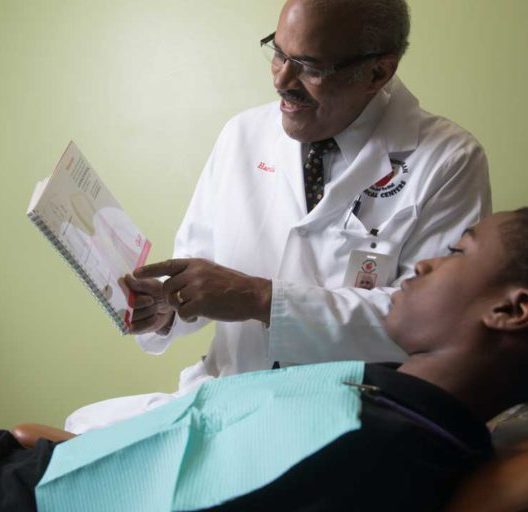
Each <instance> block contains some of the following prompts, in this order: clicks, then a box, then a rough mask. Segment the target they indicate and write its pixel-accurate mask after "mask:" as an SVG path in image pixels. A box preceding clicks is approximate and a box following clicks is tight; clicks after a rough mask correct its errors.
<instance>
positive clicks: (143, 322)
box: [124, 275, 174, 335]
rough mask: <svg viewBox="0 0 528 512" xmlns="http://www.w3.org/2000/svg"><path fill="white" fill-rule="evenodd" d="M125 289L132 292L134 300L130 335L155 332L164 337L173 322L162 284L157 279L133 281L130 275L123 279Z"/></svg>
mask: <svg viewBox="0 0 528 512" xmlns="http://www.w3.org/2000/svg"><path fill="white" fill-rule="evenodd" d="M124 284H125V285H126V287H127V288H128V289H129V290H130V291H132V292H134V294H135V299H134V301H133V304H131V306H132V307H133V308H134V312H133V314H132V323H131V325H130V330H129V333H130V334H143V333H146V332H154V331H155V332H156V333H158V334H161V335H165V334H167V333H168V331H169V330H170V328H171V326H172V323H173V320H174V309H173V308H172V307H170V305H169V304H168V303H167V301H166V300H165V295H164V293H163V283H161V282H160V281H158V280H157V279H135V278H134V277H132V276H131V275H127V276H125V278H124Z"/></svg>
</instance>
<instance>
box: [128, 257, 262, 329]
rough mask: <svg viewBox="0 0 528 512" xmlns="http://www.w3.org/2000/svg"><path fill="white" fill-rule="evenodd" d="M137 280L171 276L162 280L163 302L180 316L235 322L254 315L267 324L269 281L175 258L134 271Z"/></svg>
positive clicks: (192, 260)
mask: <svg viewBox="0 0 528 512" xmlns="http://www.w3.org/2000/svg"><path fill="white" fill-rule="evenodd" d="M134 276H135V277H137V278H138V279H139V280H143V279H144V278H153V277H161V276H170V277H169V279H167V280H166V281H165V282H164V283H163V293H164V296H165V300H166V302H167V303H168V304H169V305H170V306H172V307H173V308H175V309H177V310H178V315H179V316H180V318H182V319H183V320H187V321H192V320H193V319H194V318H196V317H198V316H203V317H206V318H210V319H211V320H221V321H224V322H234V321H243V320H250V319H256V320H260V321H261V322H264V323H265V324H266V325H269V321H270V308H271V281H269V280H268V279H262V278H260V277H252V276H248V275H246V274H242V273H241V272H237V271H236V270H232V269H229V268H226V267H222V266H220V265H216V264H215V263H213V262H211V261H207V260H204V259H196V258H190V259H176V260H167V261H164V262H161V263H154V264H152V265H147V266H145V267H142V268H140V269H137V270H136V271H135V272H134Z"/></svg>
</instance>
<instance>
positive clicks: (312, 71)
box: [302, 64, 324, 78]
mask: <svg viewBox="0 0 528 512" xmlns="http://www.w3.org/2000/svg"><path fill="white" fill-rule="evenodd" d="M302 70H303V73H304V74H305V75H306V76H313V77H317V78H319V77H320V76H322V75H323V73H324V72H323V70H322V69H317V68H314V67H313V66H307V65H306V64H303V68H302Z"/></svg>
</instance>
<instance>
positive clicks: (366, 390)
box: [345, 382, 474, 454]
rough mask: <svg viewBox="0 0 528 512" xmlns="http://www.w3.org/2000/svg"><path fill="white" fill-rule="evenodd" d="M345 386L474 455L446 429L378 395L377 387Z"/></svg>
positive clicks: (351, 384)
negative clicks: (357, 390) (353, 388)
mask: <svg viewBox="0 0 528 512" xmlns="http://www.w3.org/2000/svg"><path fill="white" fill-rule="evenodd" d="M345 384H347V385H348V386H352V387H356V388H358V389H359V391H360V392H361V393H362V394H363V395H364V396H366V397H367V398H369V399H370V400H372V401H374V402H376V403H380V404H383V405H385V406H386V407H388V408H390V409H393V410H395V411H397V412H398V413H400V414H401V415H402V416H405V417H406V418H408V419H410V420H411V421H413V422H414V423H417V424H418V425H421V426H422V427H424V428H425V429H426V430H429V431H430V432H432V433H434V434H436V435H438V436H439V437H442V438H444V439H446V440H447V441H449V442H450V443H451V444H453V445H455V446H456V447H457V448H459V449H460V450H462V451H463V452H465V453H467V454H472V453H474V450H472V449H471V448H470V447H469V446H468V445H467V444H465V443H463V442H462V441H461V440H460V439H458V438H457V437H455V436H454V435H453V434H451V432H448V431H447V430H446V429H444V428H443V427H441V426H440V425H438V424H437V423H435V422H434V421H432V420H430V419H429V418H426V417H425V416H422V415H421V414H419V413H417V412H416V411H413V410H412V409H409V408H407V407H405V406H403V405H401V404H399V403H397V402H395V401H394V400H391V399H390V398H387V397H385V396H382V395H380V394H379V393H380V391H381V390H380V388H378V387H377V386H367V385H364V384H355V383H352V382H345Z"/></svg>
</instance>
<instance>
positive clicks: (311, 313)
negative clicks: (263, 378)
mask: <svg viewBox="0 0 528 512" xmlns="http://www.w3.org/2000/svg"><path fill="white" fill-rule="evenodd" d="M387 87H388V88H390V89H391V90H390V94H391V97H390V101H389V104H388V106H387V107H386V110H385V112H384V114H383V116H382V118H381V121H379V123H378V125H377V126H376V128H375V129H374V131H373V133H372V135H371V137H370V139H369V140H368V142H367V143H366V144H365V146H364V147H363V148H362V150H361V151H360V152H359V154H358V156H357V158H356V159H355V160H354V162H353V163H352V165H350V167H349V168H348V169H347V170H346V171H345V172H344V173H343V174H342V175H340V176H339V177H338V178H337V179H336V180H335V181H334V182H330V183H329V184H328V185H327V186H326V189H325V196H324V198H323V199H322V201H321V202H320V203H319V205H318V206H317V207H316V208H315V209H314V210H313V211H312V212H311V213H310V214H307V213H306V200H305V195H304V194H305V192H304V184H303V177H302V162H301V144H300V143H299V142H297V141H295V140H292V139H290V138H289V137H288V136H287V135H286V134H285V132H284V130H283V129H282V125H281V113H280V110H279V107H278V103H273V104H270V105H265V106H263V107H259V108H255V109H252V110H249V111H247V112H244V113H242V114H240V115H238V116H236V117H235V118H234V119H232V120H231V121H229V122H228V123H227V125H226V126H225V128H224V130H223V131H222V133H221V134H220V137H219V139H218V141H217V143H216V145H215V147H214V150H213V152H212V154H211V156H210V158H209V161H208V162H207V165H206V167H205V169H204V171H203V174H202V176H201V178H200V180H199V182H198V185H197V187H196V191H195V193H194V196H193V198H192V201H191V204H190V206H189V209H188V211H187V214H186V216H185V218H184V220H183V223H182V225H181V227H180V229H179V231H178V234H177V236H176V241H175V249H174V257H175V258H178V257H200V258H207V259H210V260H213V261H215V262H217V263H219V264H221V265H225V266H227V267H230V268H234V269H237V270H239V271H241V272H244V273H247V274H249V275H253V276H260V277H264V278H269V279H272V283H273V285H272V286H273V295H272V306H271V324H270V326H269V328H266V327H265V326H264V325H263V324H262V323H260V322H258V321H247V322H235V323H225V322H217V325H216V334H215V337H214V339H213V342H212V345H211V348H210V350H209V353H208V355H207V358H206V360H205V370H206V372H207V373H208V374H209V375H212V376H220V375H229V374H235V373H240V372H246V371H251V370H260V369H265V368H270V367H271V366H272V364H273V362H274V361H280V362H281V363H282V364H285V363H286V364H299V363H315V362H323V361H332V360H342V359H362V360H366V361H385V360H402V359H403V358H404V354H403V352H402V351H401V349H399V348H398V347H397V346H396V345H395V344H394V343H393V342H392V341H391V340H389V339H388V337H387V336H386V334H385V333H384V331H383V328H382V322H381V318H382V317H383V315H385V314H386V312H387V311H388V308H389V304H390V300H389V298H390V295H391V293H392V292H393V291H394V288H395V287H398V285H399V283H400V282H401V281H402V279H405V278H407V277H410V276H412V275H413V269H414V265H415V263H416V262H417V261H418V260H420V259H422V258H427V257H432V256H436V255H439V254H442V253H443V252H445V250H446V248H447V246H448V244H453V243H455V242H456V241H457V239H458V238H459V237H460V235H461V233H462V231H463V230H464V229H465V228H466V227H468V226H470V225H472V224H475V223H476V222H478V221H479V219H480V218H481V217H483V216H485V215H487V214H489V213H490V211H491V199H490V188H489V178H488V167H487V161H486V157H485V155H484V152H483V150H482V148H481V146H480V145H479V144H478V142H477V141H476V140H475V139H474V138H473V137H472V136H471V135H470V134H469V133H467V132H466V131H464V130H462V129H461V128H460V127H458V126H457V125H455V124H454V123H452V122H450V121H448V120H446V119H443V118H441V117H438V116H433V115H431V114H429V113H427V112H424V111H423V110H421V109H420V107H419V105H418V101H417V100H416V98H415V97H414V96H413V95H412V94H411V93H410V92H409V91H408V90H407V89H406V88H405V86H404V85H403V84H402V83H401V82H400V81H399V79H398V78H394V79H393V80H392V82H391V83H390V84H389V85H388V86H387ZM391 159H393V160H398V161H399V162H400V163H399V164H398V165H396V167H395V168H396V169H397V174H396V176H394V177H393V179H392V181H391V182H389V183H388V184H380V186H378V187H377V188H376V187H374V188H373V185H374V184H375V183H377V182H379V180H381V179H382V178H384V177H386V176H387V175H388V174H389V173H390V172H391V169H392V167H391ZM364 191H365V192H364ZM359 194H362V195H361V198H362V199H361V209H360V212H359V214H358V217H355V216H354V215H352V214H351V212H352V208H353V205H354V201H355V200H356V198H357V197H358V195H359ZM376 195H377V197H374V196H376ZM372 228H375V229H377V230H378V235H377V236H373V235H372V234H370V232H371V230H372ZM372 244H375V248H374V245H372ZM355 250H362V251H367V252H368V251H372V250H375V251H376V252H378V253H380V254H383V255H385V257H386V258H385V259H386V262H387V263H386V266H387V267H388V277H387V278H386V279H385V282H382V283H378V285H380V286H378V287H377V288H375V289H373V290H364V289H359V288H354V282H353V281H351V280H350V278H349V279H348V282H346V281H345V276H346V275H347V268H348V267H349V265H350V258H351V254H352V252H353V251H355ZM204 322H205V320H203V319H202V320H199V321H198V322H197V323H195V324H187V323H184V322H182V321H181V320H178V319H177V320H176V322H175V324H174V326H173V328H172V331H171V332H170V334H169V335H168V336H165V337H161V336H157V335H150V334H149V335H143V336H139V337H138V342H139V344H140V345H141V347H142V348H143V349H144V350H145V351H147V352H151V353H155V354H160V353H162V352H163V351H164V350H165V349H166V348H167V347H168V345H169V344H170V343H171V342H172V341H173V340H174V339H175V338H176V337H177V336H179V335H182V334H185V333H188V332H190V331H194V330H196V329H198V328H200V327H201V326H202V325H203V324H204Z"/></svg>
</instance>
